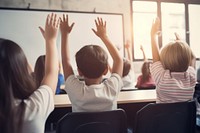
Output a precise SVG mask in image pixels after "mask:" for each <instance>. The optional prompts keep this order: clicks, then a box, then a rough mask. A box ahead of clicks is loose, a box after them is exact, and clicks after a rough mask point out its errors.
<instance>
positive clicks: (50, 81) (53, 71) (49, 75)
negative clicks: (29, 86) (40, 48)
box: [40, 13, 59, 93]
mask: <svg viewBox="0 0 200 133" xmlns="http://www.w3.org/2000/svg"><path fill="white" fill-rule="evenodd" d="M58 29H59V20H58V19H57V15H56V14H53V13H52V14H51V15H48V16H47V18H46V25H45V30H43V29H42V28H41V27H40V30H41V32H42V34H43V37H44V39H45V42H46V59H45V74H44V78H43V80H42V83H41V84H42V85H48V86H49V87H50V88H52V90H53V92H54V93H55V90H56V85H57V81H58V51H57V47H56V38H57V35H58Z"/></svg>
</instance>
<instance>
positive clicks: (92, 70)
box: [76, 45, 108, 78]
mask: <svg viewBox="0 0 200 133" xmlns="http://www.w3.org/2000/svg"><path fill="white" fill-rule="evenodd" d="M76 64H77V67H78V69H79V70H80V71H81V72H82V74H83V75H84V76H85V77H87V78H99V77H100V76H101V75H102V74H103V72H104V71H105V70H106V69H107V68H108V55H107V53H106V51H105V50H103V49H102V48H101V47H100V46H97V45H86V46H84V47H82V48H81V49H80V50H79V51H78V52H77V53H76Z"/></svg>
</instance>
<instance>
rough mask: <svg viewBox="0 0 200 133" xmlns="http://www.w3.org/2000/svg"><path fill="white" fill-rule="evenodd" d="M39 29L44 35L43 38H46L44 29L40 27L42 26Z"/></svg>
mask: <svg viewBox="0 0 200 133" xmlns="http://www.w3.org/2000/svg"><path fill="white" fill-rule="evenodd" d="M39 29H40V32H41V33H42V36H43V37H44V38H45V36H44V32H45V31H44V29H43V28H42V27H40V26H39Z"/></svg>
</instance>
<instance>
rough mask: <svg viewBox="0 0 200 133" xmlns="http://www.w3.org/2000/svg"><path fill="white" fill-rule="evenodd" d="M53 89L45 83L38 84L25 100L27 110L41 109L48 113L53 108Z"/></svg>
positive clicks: (37, 110)
mask: <svg viewBox="0 0 200 133" xmlns="http://www.w3.org/2000/svg"><path fill="white" fill-rule="evenodd" d="M53 96H54V94H53V91H52V89H51V88H50V87H49V86H47V85H42V86H40V87H39V88H38V89H37V90H36V91H35V92H34V93H33V94H32V95H31V96H30V97H29V98H28V99H27V100H25V103H26V105H27V108H28V110H30V111H32V112H34V111H36V112H40V111H43V112H45V113H46V114H49V113H50V112H51V111H53V109H54V99H53Z"/></svg>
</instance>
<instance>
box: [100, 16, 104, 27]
mask: <svg viewBox="0 0 200 133" xmlns="http://www.w3.org/2000/svg"><path fill="white" fill-rule="evenodd" d="M100 23H101V25H102V26H103V19H102V18H100Z"/></svg>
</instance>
